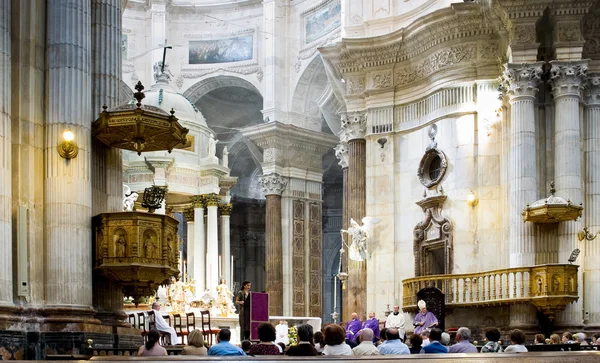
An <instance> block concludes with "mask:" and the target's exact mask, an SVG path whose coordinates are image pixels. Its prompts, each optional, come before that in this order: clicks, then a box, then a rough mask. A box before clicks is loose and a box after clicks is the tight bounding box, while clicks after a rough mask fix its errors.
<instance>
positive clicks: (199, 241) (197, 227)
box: [188, 195, 206, 298]
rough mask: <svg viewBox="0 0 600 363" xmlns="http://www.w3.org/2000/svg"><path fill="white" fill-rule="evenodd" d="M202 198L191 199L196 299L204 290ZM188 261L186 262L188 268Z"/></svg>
mask: <svg viewBox="0 0 600 363" xmlns="http://www.w3.org/2000/svg"><path fill="white" fill-rule="evenodd" d="M205 203H206V202H205V200H204V196H202V195H197V196H195V197H192V205H193V206H194V248H193V250H194V259H193V260H191V263H192V268H191V270H192V271H193V276H194V280H195V282H196V289H195V290H196V297H197V298H198V297H200V296H202V294H203V293H204V290H205V289H206V274H205V272H206V270H205V268H206V235H205V234H204V233H205V232H204V206H205ZM189 262H190V260H188V266H189Z"/></svg>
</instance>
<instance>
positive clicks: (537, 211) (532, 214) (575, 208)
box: [521, 182, 583, 223]
mask: <svg viewBox="0 0 600 363" xmlns="http://www.w3.org/2000/svg"><path fill="white" fill-rule="evenodd" d="M555 191H556V189H554V182H551V183H550V196H549V197H548V198H543V199H540V200H538V201H535V202H534V203H533V204H531V205H529V204H528V205H527V207H526V208H525V209H524V210H523V213H521V215H522V216H523V221H525V222H534V223H558V222H566V221H574V220H576V219H577V218H579V217H581V214H582V213H583V207H582V206H581V205H575V204H572V203H571V201H570V200H565V199H564V198H561V197H557V196H555V195H554V192H555Z"/></svg>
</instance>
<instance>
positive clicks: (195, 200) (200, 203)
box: [190, 195, 206, 208]
mask: <svg viewBox="0 0 600 363" xmlns="http://www.w3.org/2000/svg"><path fill="white" fill-rule="evenodd" d="M190 200H191V202H192V206H194V208H205V207H206V198H205V196H204V195H194V196H193V197H191V198H190Z"/></svg>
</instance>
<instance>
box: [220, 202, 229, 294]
mask: <svg viewBox="0 0 600 363" xmlns="http://www.w3.org/2000/svg"><path fill="white" fill-rule="evenodd" d="M219 208H220V209H221V271H220V273H221V277H223V278H224V279H225V280H226V281H227V283H228V284H229V285H230V286H232V285H231V278H232V276H231V242H230V239H231V236H230V234H231V231H230V226H229V223H230V219H231V209H232V205H231V204H221V205H220V206H219Z"/></svg>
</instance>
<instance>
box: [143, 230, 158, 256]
mask: <svg viewBox="0 0 600 363" xmlns="http://www.w3.org/2000/svg"><path fill="white" fill-rule="evenodd" d="M144 248H145V249H146V258H154V250H155V249H156V243H155V242H154V239H153V238H152V234H151V233H148V234H146V241H144Z"/></svg>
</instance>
